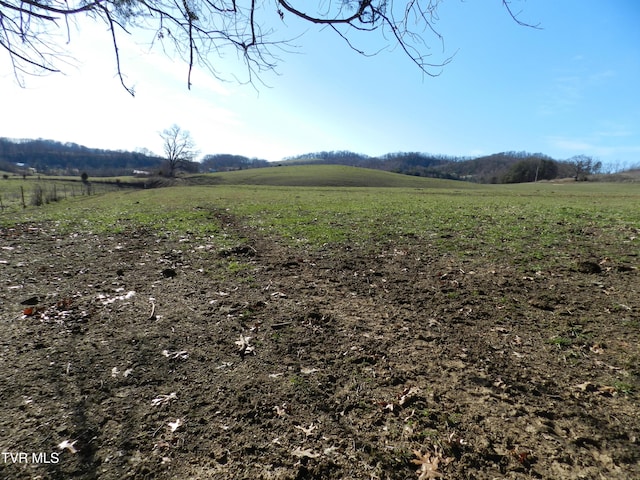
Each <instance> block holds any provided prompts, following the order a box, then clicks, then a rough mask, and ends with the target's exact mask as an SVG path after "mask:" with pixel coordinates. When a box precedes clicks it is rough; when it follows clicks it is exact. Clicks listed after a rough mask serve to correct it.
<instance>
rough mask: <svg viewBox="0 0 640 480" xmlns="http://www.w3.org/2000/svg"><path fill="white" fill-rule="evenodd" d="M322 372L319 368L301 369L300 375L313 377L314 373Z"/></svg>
mask: <svg viewBox="0 0 640 480" xmlns="http://www.w3.org/2000/svg"><path fill="white" fill-rule="evenodd" d="M319 371H320V370H318V369H317V368H306V367H304V368H301V369H300V373H302V374H304V375H311V374H312V373H316V372H319Z"/></svg>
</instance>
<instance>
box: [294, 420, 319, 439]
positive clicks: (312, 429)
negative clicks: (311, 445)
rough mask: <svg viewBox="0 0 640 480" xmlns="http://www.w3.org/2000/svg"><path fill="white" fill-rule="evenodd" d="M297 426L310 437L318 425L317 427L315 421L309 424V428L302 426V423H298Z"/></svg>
mask: <svg viewBox="0 0 640 480" xmlns="http://www.w3.org/2000/svg"><path fill="white" fill-rule="evenodd" d="M296 428H297V429H298V430H302V431H303V432H304V435H305V436H306V437H308V436H309V435H311V434H312V433H313V431H314V430H316V429H317V428H318V427H316V426H315V425H314V424H313V423H312V424H311V425H309V426H308V427H307V428H305V427H303V426H301V425H296Z"/></svg>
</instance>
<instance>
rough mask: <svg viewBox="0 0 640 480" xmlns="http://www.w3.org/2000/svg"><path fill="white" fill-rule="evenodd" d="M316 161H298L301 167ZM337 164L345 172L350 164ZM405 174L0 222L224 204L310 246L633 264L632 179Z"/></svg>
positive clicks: (144, 198)
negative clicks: (509, 181)
mask: <svg viewBox="0 0 640 480" xmlns="http://www.w3.org/2000/svg"><path fill="white" fill-rule="evenodd" d="M317 168H319V167H315V166H314V167H300V169H307V170H306V171H307V173H309V172H312V173H313V172H317V171H319V170H316V169H317ZM346 168H347V169H348V173H349V175H352V174H353V170H357V169H352V168H348V167H346ZM309 169H311V170H309ZM278 170H279V169H278V168H272V169H262V170H255V171H241V172H230V173H228V174H220V176H222V177H225V178H226V180H225V181H228V182H230V181H231V180H230V178H232V177H233V178H236V179H237V178H238V177H236V175H253V176H254V177H253V178H254V179H256V178H257V177H256V175H259V174H263V175H266V177H263V180H265V179H266V180H265V181H269V182H271V181H273V178H274V177H273V176H272V175H273V173H271V172H269V171H278ZM282 170H285V168H284V167H283V168H282ZM286 170H287V172H289V173H287V175H290V177H289V178H291V176H293V177H296V176H298V175H300V170H299V169H298V167H286ZM320 170H324V169H320ZM246 172H249V173H246ZM365 173H366V175H369V174H370V172H369V171H366V172H365ZM377 173H378V172H377ZM379 173H381V174H383V176H384V177H385V178H386V177H387V176H389V175H391V177H393V178H395V175H393V174H388V173H385V172H379ZM294 174H295V175H294ZM323 175H324V177H323V178H324V179H325V180H323V181H326V179H327V178H330V177H332V178H336V177H337V176H339V175H343V176H345V175H346V174H345V170H344V169H343V168H342V167H329V170H326V171H324V173H323ZM401 177H402V176H401ZM198 178H200V177H198ZM247 178H248V177H243V180H242V181H246V180H247ZM298 178H299V177H298ZM345 178H346V177H345ZM369 178H370V179H371V178H373V177H369ZM405 178H406V179H409V180H411V181H412V182H413V181H415V180H418V181H424V182H423V183H422V187H420V188H416V187H411V188H407V187H395V188H389V187H384V188H383V187H349V186H346V187H345V186H336V187H327V186H324V187H318V186H299V187H290V186H284V187H283V186H263V185H224V184H220V185H215V186H211V185H208V186H185V187H171V188H163V189H152V190H139V191H125V190H122V191H117V192H113V193H108V194H104V195H99V196H91V197H73V198H67V200H65V201H62V202H57V203H55V204H50V205H46V206H44V207H41V208H27V209H26V210H25V211H24V212H23V211H13V212H10V213H6V212H5V213H4V214H3V215H2V216H1V217H0V224H2V225H11V224H12V223H16V222H23V221H33V222H42V221H50V222H54V223H55V226H56V228H57V229H58V230H60V231H68V232H72V231H91V232H96V233H99V232H125V231H129V230H131V229H142V228H145V229H152V230H154V231H160V232H165V233H167V234H172V235H181V234H185V233H193V234H197V235H219V234H220V232H221V230H220V227H219V224H218V221H217V219H216V218H215V213H217V212H225V213H229V214H233V215H235V216H236V217H238V218H239V219H240V221H242V222H244V223H246V224H248V225H250V226H252V227H253V228H255V229H257V230H259V231H260V232H261V233H262V234H263V235H267V236H270V235H271V236H277V237H278V238H280V239H282V240H283V241H285V242H287V243H289V244H290V245H292V246H299V247H304V248H311V249H322V248H324V249H326V248H329V247H333V246H349V247H351V248H360V249H365V250H373V251H372V253H374V254H375V253H379V252H380V251H381V249H383V248H384V249H386V250H392V249H393V248H396V247H397V248H399V249H401V248H402V247H403V245H418V246H419V250H420V251H421V252H424V254H428V255H444V254H448V255H454V256H458V257H463V258H469V259H474V260H476V261H483V259H484V260H486V261H487V262H494V263H495V262H504V263H508V264H515V265H516V266H518V267H519V268H520V269H521V270H522V271H524V272H530V273H532V272H535V271H537V270H543V269H545V268H552V267H555V266H558V265H563V266H567V265H568V266H572V265H575V262H576V261H578V260H581V259H596V260H600V259H604V258H608V259H609V260H611V261H613V262H625V263H629V264H631V265H634V266H636V265H637V262H638V260H637V258H638V257H637V255H638V253H639V250H640V248H639V245H640V209H638V208H637V206H638V205H639V204H640V186H638V185H636V184H605V183H589V182H581V183H569V184H563V185H555V184H552V183H538V184H525V185H508V186H506V185H496V186H488V185H474V184H460V183H459V182H447V181H439V180H428V179H419V178H413V177H402V179H403V181H404V179H405ZM347 183H348V182H347Z"/></svg>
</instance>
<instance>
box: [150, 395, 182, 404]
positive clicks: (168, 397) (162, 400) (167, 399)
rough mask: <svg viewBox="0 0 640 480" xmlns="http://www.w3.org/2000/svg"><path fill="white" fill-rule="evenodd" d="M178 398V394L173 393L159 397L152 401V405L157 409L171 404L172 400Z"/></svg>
mask: <svg viewBox="0 0 640 480" xmlns="http://www.w3.org/2000/svg"><path fill="white" fill-rule="evenodd" d="M177 398H178V396H177V395H176V392H171V393H170V394H169V395H158V397H156V398H154V399H153V400H151V405H153V406H154V407H157V406H159V405H164V404H165V403H169V402H170V401H171V400H175V399H177Z"/></svg>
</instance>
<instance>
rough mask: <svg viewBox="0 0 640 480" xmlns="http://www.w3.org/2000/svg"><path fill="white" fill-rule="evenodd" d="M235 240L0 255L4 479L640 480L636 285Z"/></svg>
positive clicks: (84, 243) (603, 265) (418, 252)
mask: <svg viewBox="0 0 640 480" xmlns="http://www.w3.org/2000/svg"><path fill="white" fill-rule="evenodd" d="M220 221H221V223H222V225H223V228H224V229H225V230H226V231H227V232H228V233H231V234H233V235H234V237H235V238H242V239H243V240H242V241H240V242H239V243H238V245H237V246H236V247H234V248H223V247H222V245H218V244H217V243H216V239H215V238H209V239H201V238H196V237H190V236H185V237H182V238H177V237H173V236H163V235H159V234H155V233H151V232H143V231H131V232H126V233H125V234H119V235H112V236H104V235H92V234H74V235H61V234H58V233H57V232H56V231H55V230H54V229H53V227H52V226H50V225H46V224H45V225H23V226H20V227H17V228H13V229H8V230H3V231H2V232H1V233H0V236H1V238H0V242H1V246H2V250H0V261H1V262H2V263H1V264H0V283H1V288H2V290H1V294H2V297H0V308H1V309H2V319H1V321H2V328H1V330H0V331H1V332H2V333H1V334H0V335H1V336H0V339H1V350H0V366H1V370H0V377H1V378H0V379H1V382H2V383H1V385H2V387H1V389H0V405H2V415H0V431H1V432H2V440H1V441H0V447H1V449H2V452H3V454H2V455H3V457H2V458H0V477H1V478H3V479H4V478H6V479H14V478H15V479H18V478H24V479H26V478H43V479H45V478H46V479H69V478H82V479H91V478H100V479H122V478H154V479H178V478H179V479H187V478H192V479H209V478H220V479H227V478H247V479H248V478H251V479H254V478H265V479H294V478H295V479H311V478H343V479H349V478H352V479H362V478H367V479H368V478H378V479H387V478H388V479H408V478H418V476H419V473H417V471H418V470H419V469H421V472H422V476H421V477H420V478H421V479H426V478H441V477H439V476H438V475H437V474H436V473H429V472H430V471H431V472H434V469H437V472H440V473H441V474H442V478H448V479H494V478H510V479H519V478H521V479H525V478H537V479H554V480H556V479H600V478H607V479H630V478H640V467H639V466H638V465H639V464H640V446H639V444H638V443H639V440H638V438H639V436H640V409H638V393H637V392H638V389H639V388H640V381H639V379H640V377H639V375H640V367H639V366H638V365H639V360H640V351H639V340H640V339H639V330H640V320H639V313H638V312H639V310H640V304H639V303H638V302H639V299H640V289H639V285H640V281H639V277H638V270H637V266H633V267H632V268H630V267H629V266H628V265H627V266H625V268H619V266H618V265H613V264H611V262H608V261H607V260H606V259H596V260H594V262H595V263H594V265H596V266H597V267H598V269H600V271H598V269H596V268H588V269H587V268H586V267H585V268H582V266H579V267H578V268H576V264H573V265H567V266H566V269H563V270H562V271H557V272H554V271H546V272H538V274H536V275H535V276H533V277H527V276H524V275H523V274H522V273H519V271H518V270H517V269H516V267H514V266H513V265H509V264H501V265H500V264H490V263H486V262H485V261H483V260H482V259H470V260H461V259H458V258H455V257H452V256H438V255H434V254H433V253H432V252H429V251H426V250H425V249H424V248H423V247H422V245H421V244H420V241H419V239H417V238H416V239H411V238H409V239H403V242H404V243H403V244H388V245H373V246H371V247H370V248H369V249H368V250H367V251H356V250H354V249H348V248H344V247H339V248H330V247H326V248H324V249H319V250H309V251H305V250H301V249H293V248H288V247H286V246H284V245H283V244H281V243H280V242H278V241H277V239H265V238H261V237H260V236H258V235H257V234H256V233H255V232H253V231H251V230H249V229H247V228H245V227H243V226H242V225H238V224H236V223H235V221H234V220H233V219H232V218H230V217H227V218H224V219H223V218H221V219H220ZM36 297H37V298H36ZM65 441H66V442H68V443H67V444H66V445H68V446H67V447H66V448H60V447H59V446H60V445H61V444H62V445H65V444H64V443H63V442H65ZM21 453H24V454H25V455H26V456H27V457H28V458H27V457H25V456H22V455H18V454H21ZM34 454H37V455H39V456H38V457H36V458H34V457H33V455H34ZM418 456H421V458H422V462H423V463H422V464H417V463H415V462H414V461H416V460H417V459H418ZM23 460H24V461H23Z"/></svg>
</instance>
